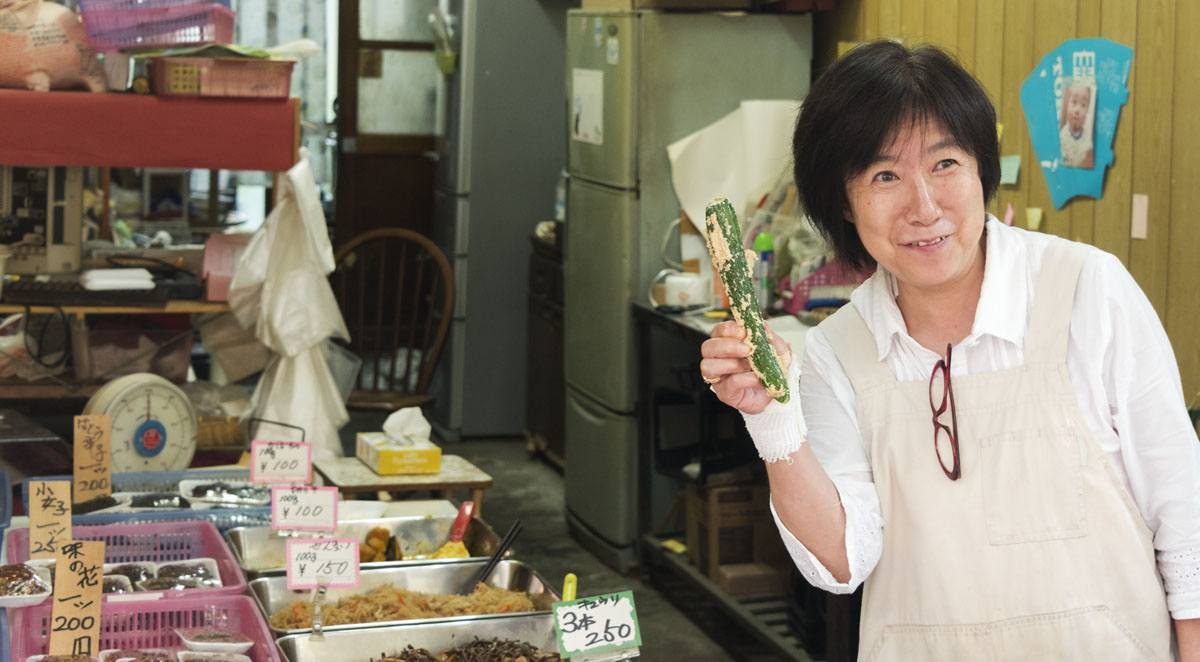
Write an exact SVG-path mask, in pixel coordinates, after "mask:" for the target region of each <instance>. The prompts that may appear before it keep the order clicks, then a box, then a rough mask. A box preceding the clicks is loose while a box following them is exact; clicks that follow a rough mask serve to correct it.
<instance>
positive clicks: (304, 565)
mask: <svg viewBox="0 0 1200 662" xmlns="http://www.w3.org/2000/svg"><path fill="white" fill-rule="evenodd" d="M358 580H359V576H358V541H357V540H355V539H353V538H330V539H320V538H308V539H291V540H288V541H287V587H288V588H290V589H309V588H316V587H317V585H318V584H320V585H322V586H326V587H328V588H355V587H357V586H358Z"/></svg>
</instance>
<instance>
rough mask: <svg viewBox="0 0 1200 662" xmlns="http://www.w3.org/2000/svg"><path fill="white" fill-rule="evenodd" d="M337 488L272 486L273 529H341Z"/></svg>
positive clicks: (330, 530)
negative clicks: (338, 519)
mask: <svg viewBox="0 0 1200 662" xmlns="http://www.w3.org/2000/svg"><path fill="white" fill-rule="evenodd" d="M337 505H338V490H337V488H336V487H272V488H271V528H272V529H274V530H275V531H325V532H328V533H333V532H334V531H335V530H336V529H337Z"/></svg>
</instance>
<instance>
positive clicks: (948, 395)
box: [929, 344, 962, 480]
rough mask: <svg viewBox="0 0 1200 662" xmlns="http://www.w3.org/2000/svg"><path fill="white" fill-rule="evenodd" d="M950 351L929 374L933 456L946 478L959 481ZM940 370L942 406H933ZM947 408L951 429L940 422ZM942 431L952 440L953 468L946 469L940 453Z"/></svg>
mask: <svg viewBox="0 0 1200 662" xmlns="http://www.w3.org/2000/svg"><path fill="white" fill-rule="evenodd" d="M950 350H951V347H950V345H949V344H947V345H946V358H945V359H938V362H937V363H936V364H934V366H933V372H932V373H930V374H929V410H930V411H932V412H933V454H934V455H935V456H936V457H937V461H938V464H939V465H941V467H942V472H944V473H945V474H946V478H949V479H950V480H958V479H959V478H961V477H962V464H961V463H960V462H959V458H958V416H957V414H956V413H955V406H954V390H953V389H951V388H950ZM939 370H940V371H941V372H942V385H943V386H942V404H941V405H940V406H935V405H934V404H933V380H934V378H935V377H937V374H938V371H939ZM947 406H948V407H949V409H950V426H949V427H947V426H946V424H945V423H943V422H941V420H939V419H940V418H941V416H942V414H944V413H946V408H947ZM942 430H945V431H946V436H947V437H949V438H950V454H951V455H952V456H953V457H954V467H953V468H947V467H946V462H945V461H944V460H943V459H942V454H941V453H940V452H939V451H938V439H939V436H938V434H939V433H940V432H941V431H942Z"/></svg>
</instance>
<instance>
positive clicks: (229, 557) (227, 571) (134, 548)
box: [8, 520, 246, 601]
mask: <svg viewBox="0 0 1200 662" xmlns="http://www.w3.org/2000/svg"><path fill="white" fill-rule="evenodd" d="M71 531H72V535H73V536H74V538H75V540H103V541H104V543H105V545H104V562H105V563H126V562H129V561H154V562H165V561H186V560H188V559H195V558H201V557H205V558H210V559H213V560H215V561H216V562H217V568H218V571H219V572H220V575H221V583H222V584H223V586H220V587H216V588H187V589H182V590H178V591H163V592H162V594H163V596H164V597H165V598H167V599H170V600H176V599H183V598H189V597H193V596H210V595H226V594H230V595H232V594H238V593H242V592H244V591H245V590H246V576H245V575H244V574H242V569H241V568H240V567H238V564H237V560H235V559H234V557H233V553H232V552H231V551H229V545H227V544H225V539H224V538H222V537H221V534H220V533H218V532H217V527H215V526H213V525H212V522H207V521H199V520H196V521H182V522H153V523H146V524H102V525H99V526H75V527H72V528H71ZM8 558H9V563H22V562H24V561H27V560H28V559H29V529H13V530H12V531H9V533H8ZM112 595H119V594H108V595H105V596H104V598H105V601H108V600H109V599H110V598H111V597H112ZM137 595H138V594H137V593H133V594H132V596H137ZM130 597H131V595H130V594H126V595H124V596H122V598H123V599H125V600H128V599H130Z"/></svg>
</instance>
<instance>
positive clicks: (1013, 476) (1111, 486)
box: [822, 240, 1172, 662]
mask: <svg viewBox="0 0 1200 662" xmlns="http://www.w3.org/2000/svg"><path fill="white" fill-rule="evenodd" d="M1083 257H1084V250H1083V248H1082V247H1081V246H1078V245H1073V244H1069V243H1067V242H1064V241H1058V240H1055V241H1053V242H1052V243H1051V244H1050V245H1049V246H1048V247H1047V249H1046V254H1045V257H1044V259H1043V260H1042V269H1041V273H1040V274H1039V275H1038V278H1037V284H1036V287H1035V290H1034V305H1033V309H1032V311H1031V314H1030V320H1029V327H1028V329H1027V331H1026V337H1025V365H1024V366H1023V367H1019V368H1016V369H1012V370H1002V371H997V372H992V373H985V374H977V375H969V376H966V375H963V376H954V377H953V378H952V379H951V384H952V387H953V390H954V402H955V405H956V409H957V412H958V431H959V449H960V457H961V466H962V478H960V479H959V480H958V481H951V480H949V479H948V478H946V475H945V474H944V473H942V469H941V467H940V466H939V464H938V461H937V457H936V456H935V454H934V448H933V423H932V412H931V411H930V405H929V381H928V379H923V380H919V381H915V382H903V383H901V382H897V381H896V378H895V377H894V376H893V374H892V372H891V370H890V369H889V368H888V367H887V366H886V365H885V364H884V363H881V362H879V361H878V360H877V359H876V358H875V356H876V345H875V341H874V339H873V337H872V336H871V333H870V331H869V330H868V329H867V326H866V324H865V323H864V322H863V320H862V317H861V316H860V315H859V314H858V312H857V311H856V310H855V309H854V308H853V306H845V307H843V308H842V309H841V310H840V311H838V313H837V314H835V315H833V316H831V317H830V318H829V319H828V320H827V321H826V322H825V323H824V324H822V326H823V329H822V330H823V331H824V333H825V337H827V338H828V339H829V340H830V342H831V343H832V345H833V349H834V351H835V352H836V354H837V356H838V359H839V361H840V362H841V364H842V366H843V368H844V369H845V371H846V374H847V375H848V376H849V378H850V382H851V384H852V385H853V387H854V391H855V393H856V396H857V400H858V409H857V415H858V421H859V425H860V427H861V429H862V434H863V438H864V440H865V441H866V443H867V447H868V449H869V451H870V457H871V468H872V471H873V473H874V479H875V486H876V489H877V490H878V492H879V503H880V506H881V508H882V514H883V522H884V524H883V555H882V558H880V560H879V565H878V566H877V567H876V568H875V570H874V572H872V574H871V575H870V577H869V578H868V579H867V582H866V588H865V593H864V598H863V609H862V622H861V626H860V642H861V643H860V647H859V659H861V660H869V661H872V662H874V661H890V660H903V661H905V662H908V661H910V660H1021V661H1022V662H1026V661H1030V660H1080V661H1088V662H1092V661H1095V660H1121V661H1124V660H1166V659H1170V658H1171V655H1172V654H1171V620H1170V616H1169V614H1168V612H1167V606H1166V598H1165V594H1164V592H1163V587H1162V582H1161V580H1160V578H1159V575H1158V570H1157V567H1156V565H1155V560H1154V547H1153V545H1152V540H1151V532H1150V530H1149V529H1148V528H1147V526H1146V524H1145V522H1144V521H1143V520H1142V518H1141V515H1140V514H1139V513H1138V510H1137V508H1136V506H1135V504H1134V503H1133V499H1132V497H1131V496H1130V494H1129V492H1128V490H1127V489H1126V488H1125V486H1124V485H1123V483H1122V482H1121V480H1120V478H1119V477H1118V475H1117V473H1116V471H1115V469H1113V467H1112V466H1111V465H1110V463H1109V462H1108V460H1107V458H1105V456H1104V452H1103V450H1102V449H1101V447H1100V445H1099V443H1098V442H1097V441H1096V440H1095V439H1094V438H1093V437H1092V435H1091V433H1090V432H1089V431H1088V429H1087V425H1086V424H1085V422H1084V420H1083V417H1082V414H1081V412H1080V410H1079V406H1078V404H1077V401H1076V399H1075V394H1074V391H1073V390H1072V388H1071V383H1070V380H1069V377H1068V374H1067V366H1066V355H1067V334H1068V330H1069V327H1070V321H1071V309H1072V305H1071V303H1072V301H1073V300H1074V293H1075V284H1076V282H1077V280H1078V277H1079V269H1080V265H1081V264H1082V262H1083ZM1014 277H1015V274H1014ZM1096 359H1097V360H1100V357H1096ZM939 401H940V394H939ZM941 420H942V421H943V422H945V423H946V424H947V425H948V424H949V422H950V417H949V412H948V411H947V412H946V413H945V414H944V415H943V417H942V419H941ZM945 443H946V442H945V441H943V444H945ZM947 448H948V446H947Z"/></svg>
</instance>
